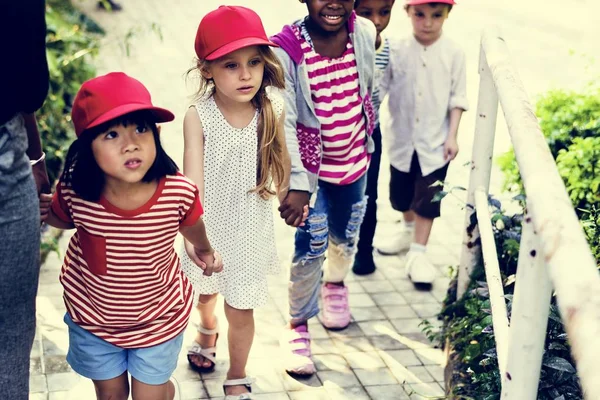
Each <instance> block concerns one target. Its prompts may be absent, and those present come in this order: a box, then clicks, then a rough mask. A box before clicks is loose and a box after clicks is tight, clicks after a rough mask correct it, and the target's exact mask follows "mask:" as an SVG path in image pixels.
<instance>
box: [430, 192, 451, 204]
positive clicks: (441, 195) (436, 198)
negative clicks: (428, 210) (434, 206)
mask: <svg viewBox="0 0 600 400" xmlns="http://www.w3.org/2000/svg"><path fill="white" fill-rule="evenodd" d="M446 195H448V192H445V191H443V190H440V191H439V192H437V193H436V194H435V195H434V196H433V199H432V200H431V202H432V203H436V202H440V201H442V199H443V198H444V197H446Z"/></svg>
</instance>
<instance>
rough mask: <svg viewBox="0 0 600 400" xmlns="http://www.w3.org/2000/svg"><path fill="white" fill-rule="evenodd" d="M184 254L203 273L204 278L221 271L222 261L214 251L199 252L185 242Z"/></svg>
mask: <svg viewBox="0 0 600 400" xmlns="http://www.w3.org/2000/svg"><path fill="white" fill-rule="evenodd" d="M185 252H186V253H187V255H188V256H189V257H190V259H191V260H192V261H193V262H195V263H196V265H198V266H199V267H200V269H202V270H203V271H204V274H203V275H205V276H211V275H212V274H213V273H219V272H221V271H223V259H222V258H221V255H220V254H219V253H217V252H216V251H214V250H212V249H211V250H210V251H199V250H198V249H196V247H194V245H193V244H191V243H190V242H188V241H187V240H185Z"/></svg>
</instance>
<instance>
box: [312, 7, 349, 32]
mask: <svg viewBox="0 0 600 400" xmlns="http://www.w3.org/2000/svg"><path fill="white" fill-rule="evenodd" d="M305 3H306V7H307V8H308V18H309V19H310V20H311V21H312V22H313V23H314V24H316V25H317V26H318V27H319V28H321V30H323V31H325V32H337V31H339V30H340V29H342V28H343V27H344V26H345V25H346V22H348V18H350V15H351V14H352V10H353V9H354V0H305Z"/></svg>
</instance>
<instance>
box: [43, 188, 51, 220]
mask: <svg viewBox="0 0 600 400" xmlns="http://www.w3.org/2000/svg"><path fill="white" fill-rule="evenodd" d="M51 203H52V195H51V194H46V193H40V220H41V222H44V221H45V220H46V218H48V213H50V204H51Z"/></svg>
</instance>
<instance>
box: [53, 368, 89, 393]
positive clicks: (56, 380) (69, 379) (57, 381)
mask: <svg viewBox="0 0 600 400" xmlns="http://www.w3.org/2000/svg"><path fill="white" fill-rule="evenodd" d="M46 378H47V379H48V390H49V391H50V392H57V391H61V390H70V389H72V388H73V387H75V386H76V385H77V384H78V383H79V382H80V380H82V379H85V378H83V377H81V376H79V375H77V374H76V373H75V372H63V373H59V374H48V375H46Z"/></svg>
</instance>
